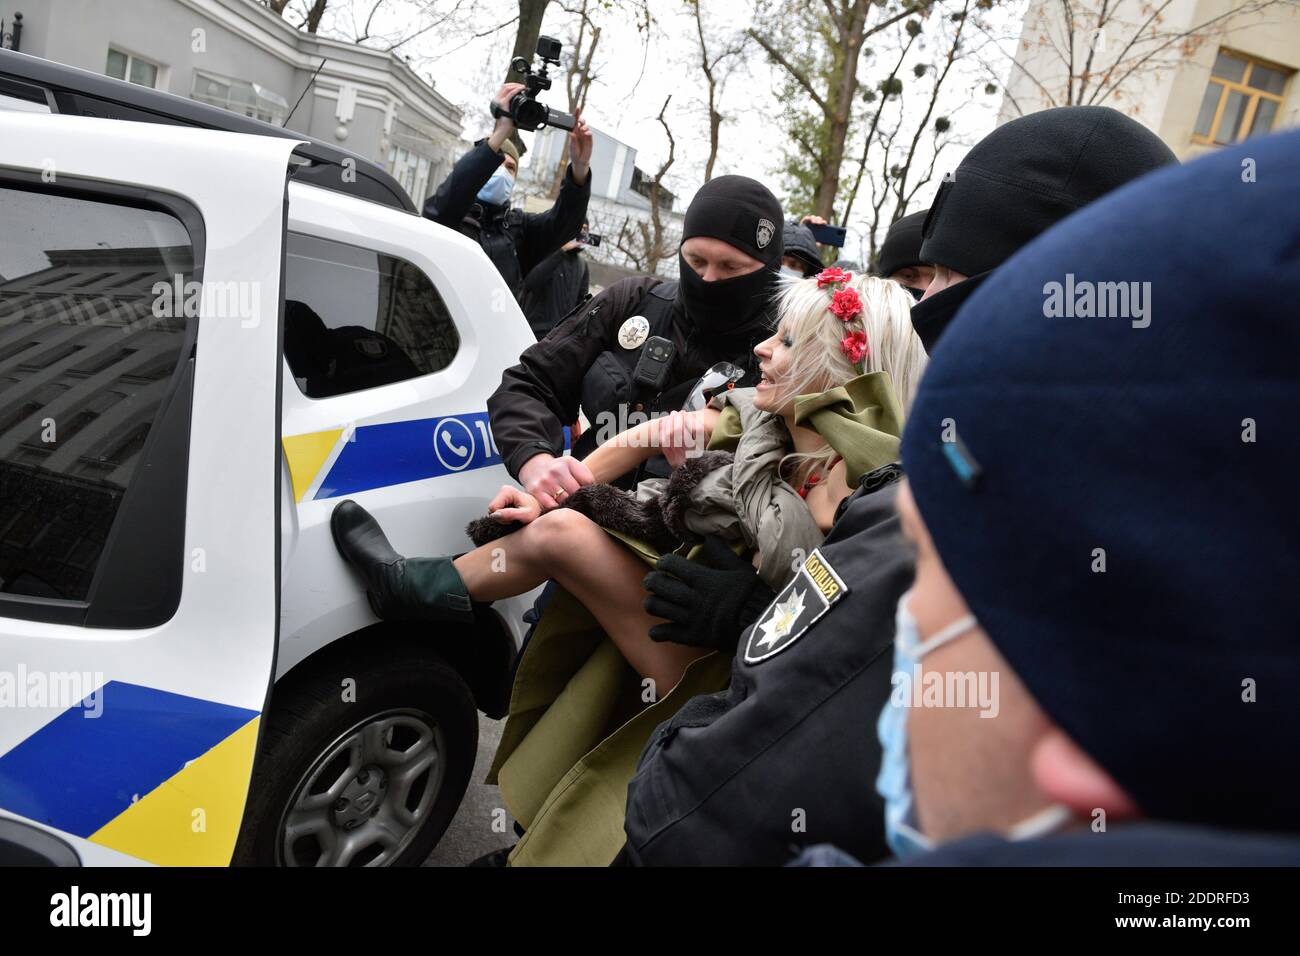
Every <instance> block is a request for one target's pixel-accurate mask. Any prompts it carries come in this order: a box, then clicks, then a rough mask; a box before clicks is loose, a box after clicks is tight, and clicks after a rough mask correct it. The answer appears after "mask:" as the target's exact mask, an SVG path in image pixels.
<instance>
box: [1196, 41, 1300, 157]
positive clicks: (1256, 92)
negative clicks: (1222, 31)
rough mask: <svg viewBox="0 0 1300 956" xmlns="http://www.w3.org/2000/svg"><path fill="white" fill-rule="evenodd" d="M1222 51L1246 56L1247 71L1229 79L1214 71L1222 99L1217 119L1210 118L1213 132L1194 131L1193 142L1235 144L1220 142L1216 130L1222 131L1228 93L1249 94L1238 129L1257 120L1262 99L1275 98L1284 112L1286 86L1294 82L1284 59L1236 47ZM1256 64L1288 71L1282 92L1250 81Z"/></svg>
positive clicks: (1240, 57) (1215, 115)
mask: <svg viewBox="0 0 1300 956" xmlns="http://www.w3.org/2000/svg"><path fill="white" fill-rule="evenodd" d="M1219 52H1221V53H1224V54H1227V55H1228V56H1230V57H1233V58H1234V59H1238V60H1245V61H1246V72H1245V73H1243V74H1242V75H1241V79H1240V80H1228V79H1225V78H1224V77H1221V76H1215V75H1214V74H1213V73H1211V74H1210V78H1209V81H1208V82H1210V83H1212V84H1216V85H1217V86H1218V87H1219V103H1218V105H1217V106H1216V107H1215V108H1214V119H1213V120H1211V121H1210V132H1209V133H1208V134H1207V135H1205V136H1199V135H1197V134H1196V133H1193V134H1192V142H1193V143H1200V144H1202V145H1205V146H1223V145H1231V144H1224V143H1220V142H1218V141H1217V140H1216V139H1215V136H1216V134H1217V133H1218V132H1219V124H1220V123H1221V122H1222V121H1223V111H1224V108H1225V107H1226V106H1227V104H1228V94H1229V93H1230V92H1233V91H1236V92H1238V93H1241V94H1242V95H1243V96H1245V97H1246V111H1245V112H1244V113H1243V114H1242V117H1241V125H1240V126H1239V127H1238V129H1240V130H1249V129H1250V127H1251V125H1252V124H1253V123H1254V122H1255V109H1256V107H1258V106H1259V101H1260V100H1261V99H1264V100H1272V101H1273V102H1274V103H1276V104H1277V106H1278V113H1279V114H1280V113H1281V112H1282V104H1283V102H1285V100H1286V87H1287V85H1289V84H1290V82H1291V77H1292V76H1293V75H1294V71H1292V70H1290V69H1288V68H1287V67H1285V66H1283V65H1282V64H1280V63H1270V62H1269V61H1267V60H1261V59H1259V58H1258V57H1253V56H1251V55H1250V54H1248V53H1238V52H1237V51H1236V50H1226V49H1225V50H1220V51H1219ZM1256 66H1262V67H1265V68H1266V69H1270V70H1280V71H1282V72H1283V73H1285V74H1286V80H1285V81H1284V83H1283V87H1282V93H1280V94H1278V93H1268V92H1266V91H1264V90H1260V89H1256V88H1255V87H1253V86H1250V85H1249V84H1250V76H1251V73H1253V72H1254V69H1255V67H1256ZM1244 138H1245V137H1241V138H1238V139H1233V140H1232V143H1239V142H1241V141H1242V139H1244Z"/></svg>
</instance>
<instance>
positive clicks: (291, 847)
mask: <svg viewBox="0 0 1300 956" xmlns="http://www.w3.org/2000/svg"><path fill="white" fill-rule="evenodd" d="M292 677H293V675H290V678H292ZM349 678H351V680H352V681H354V682H355V683H351V684H349V683H346V682H347V681H348V679H349ZM282 683H283V682H282ZM287 683H288V686H284V687H282V686H280V685H278V684H277V686H276V688H275V690H274V692H273V693H272V698H271V714H270V719H269V721H268V725H267V728H266V733H265V734H264V735H263V742H262V746H261V749H260V751H259V753H258V758H257V764H256V769H255V771H254V776H253V785H252V788H251V790H250V794H249V803H248V808H247V810H246V811H245V814H244V825H243V828H242V830H241V833H240V840H239V844H238V846H237V848H236V851H235V863H237V864H250V865H259V866H404V865H416V866H418V865H419V864H420V863H422V862H423V861H424V859H425V858H426V857H427V856H428V855H429V852H430V851H431V850H432V849H433V847H434V846H435V845H436V844H437V842H438V840H439V839H440V838H441V837H442V834H443V833H444V832H445V831H446V829H447V826H448V825H449V824H450V823H451V819H452V817H453V816H454V815H455V813H456V808H457V807H458V806H459V805H460V801H461V798H462V797H463V796H464V794H465V788H466V786H467V785H468V783H469V777H470V773H471V772H472V770H473V766H474V758H475V755H476V752H477V749H478V713H477V709H476V707H475V704H474V698H473V696H472V694H471V693H470V690H469V688H468V687H467V686H466V685H465V682H464V680H462V679H461V676H460V675H459V674H458V673H457V672H456V671H455V670H454V669H453V668H452V667H450V666H449V665H447V664H446V663H444V662H443V661H441V660H439V659H438V658H437V657H434V656H433V655H431V654H429V653H421V652H419V651H418V650H417V651H406V652H399V653H397V654H395V655H392V656H385V657H384V658H383V659H382V660H381V661H377V662H374V663H373V664H371V665H370V666H368V667H366V668H357V667H355V666H352V667H349V666H347V665H345V664H338V663H332V664H329V665H327V666H322V667H318V668H317V669H315V670H314V671H312V672H311V673H310V674H309V675H306V676H305V677H304V678H299V679H296V680H292V679H291V680H290V681H288V682H287ZM349 686H351V687H355V689H356V691H355V695H354V696H355V699H354V700H350V699H348V697H349V695H348V693H347V688H348V687H349Z"/></svg>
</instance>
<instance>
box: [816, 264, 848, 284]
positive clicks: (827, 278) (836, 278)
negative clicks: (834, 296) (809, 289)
mask: <svg viewBox="0 0 1300 956" xmlns="http://www.w3.org/2000/svg"><path fill="white" fill-rule="evenodd" d="M852 278H853V273H852V272H845V271H844V270H843V269H836V268H835V267H834V266H831V267H830V268H829V269H823V270H822V271H821V272H819V273H817V288H819V289H824V288H826V287H827V286H828V285H835V283H837V282H848V281H849V280H850V279H852Z"/></svg>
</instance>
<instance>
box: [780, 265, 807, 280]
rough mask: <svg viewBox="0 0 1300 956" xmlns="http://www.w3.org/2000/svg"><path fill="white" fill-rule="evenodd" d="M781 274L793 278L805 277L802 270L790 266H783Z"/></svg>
mask: <svg viewBox="0 0 1300 956" xmlns="http://www.w3.org/2000/svg"><path fill="white" fill-rule="evenodd" d="M781 275H783V276H788V277H789V278H791V279H802V278H804V274H803V273H802V272H800V271H799V270H798V269H791V268H790V267H789V266H782V267H781Z"/></svg>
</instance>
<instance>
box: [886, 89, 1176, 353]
mask: <svg viewBox="0 0 1300 956" xmlns="http://www.w3.org/2000/svg"><path fill="white" fill-rule="evenodd" d="M1174 162H1177V160H1176V159H1175V157H1174V154H1173V153H1172V152H1170V150H1169V147H1168V146H1166V145H1165V144H1164V143H1162V142H1161V141H1160V138H1159V137H1157V136H1156V135H1155V134H1154V133H1152V132H1151V131H1150V130H1148V129H1147V128H1146V127H1145V126H1143V125H1142V124H1141V123H1138V122H1137V121H1136V120H1132V119H1129V118H1128V117H1127V116H1125V115H1124V114H1123V113H1120V112H1117V111H1116V110H1113V109H1110V108H1109V107H1105V106H1063V107H1059V108H1057V109H1050V110H1043V111H1042V112H1039V113H1030V114H1029V115H1028V116H1022V117H1020V118H1018V119H1014V120H1012V121H1011V122H1009V123H1007V124H1005V125H1003V126H1000V127H998V128H997V129H995V130H994V131H993V132H992V133H989V135H988V136H986V137H984V139H982V140H980V141H979V142H978V143H976V144H975V146H974V147H973V148H972V149H971V151H970V152H969V153H967V154H966V158H965V159H963V160H962V161H961V163H960V164H959V165H958V166H957V169H956V171H955V172H954V173H952V174H951V175H949V176H947V177H945V179H944V183H943V185H942V186H940V187H939V192H938V194H937V195H936V196H935V199H934V204H933V205H932V206H931V207H930V215H929V216H928V218H927V219H926V220H925V224H924V227H923V229H922V233H923V237H924V241H923V243H922V245H921V259H922V260H923V261H925V262H927V263H930V264H931V265H933V266H935V267H936V269H935V272H936V274H935V277H934V280H933V281H931V283H930V286H929V289H928V290H927V292H926V294H925V296H924V298H923V299H922V300H921V302H920V303H919V305H918V306H917V307H916V308H915V309H913V310H912V324H913V325H914V326H915V328H916V331H917V334H918V335H920V337H921V341H922V342H924V343H925V347H926V350H927V351H932V350H933V349H934V344H935V342H937V341H938V339H939V336H940V335H942V334H943V330H944V329H945V328H946V327H947V325H948V323H949V322H950V321H952V318H953V316H955V315H956V314H957V310H958V309H959V308H961V305H962V303H964V302H965V301H966V299H967V298H969V297H970V295H971V294H972V293H974V291H975V289H976V288H978V287H979V284H980V283H981V282H983V281H984V279H985V278H987V276H988V274H989V273H990V272H991V271H992V270H993V269H996V268H997V267H998V266H1000V265H1001V264H1002V263H1003V262H1005V261H1006V260H1007V259H1009V258H1010V257H1011V255H1012V254H1013V253H1015V252H1016V250H1018V249H1019V248H1020V247H1021V246H1023V245H1025V244H1026V243H1028V242H1029V241H1030V240H1031V239H1033V238H1034V237H1035V236H1037V235H1039V234H1040V233H1042V232H1044V231H1046V230H1047V229H1048V228H1050V227H1051V226H1052V225H1054V224H1055V223H1057V222H1059V221H1060V220H1062V219H1064V218H1065V217H1066V216H1068V215H1070V214H1071V213H1072V212H1074V211H1075V210H1077V209H1079V208H1080V207H1082V206H1086V205H1087V204H1088V203H1090V202H1092V201H1093V200H1095V199H1098V198H1100V197H1101V196H1104V195H1105V194H1106V193H1108V192H1110V191H1111V190H1112V189H1115V188H1117V187H1119V186H1122V185H1124V184H1125V183H1127V182H1128V181H1129V180H1132V179H1136V178H1137V177H1139V176H1142V175H1144V174H1145V173H1149V172H1151V171H1152V170H1154V169H1158V168H1159V167H1161V166H1165V165H1168V164H1170V163H1174Z"/></svg>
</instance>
